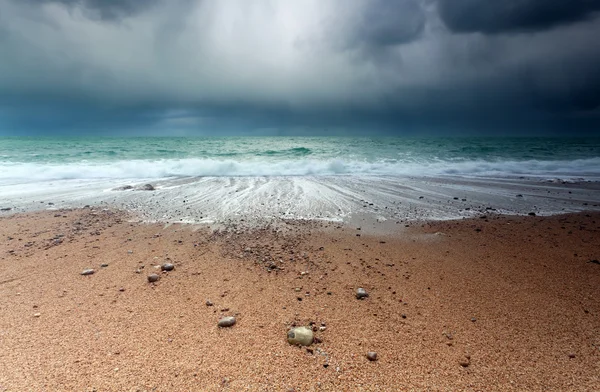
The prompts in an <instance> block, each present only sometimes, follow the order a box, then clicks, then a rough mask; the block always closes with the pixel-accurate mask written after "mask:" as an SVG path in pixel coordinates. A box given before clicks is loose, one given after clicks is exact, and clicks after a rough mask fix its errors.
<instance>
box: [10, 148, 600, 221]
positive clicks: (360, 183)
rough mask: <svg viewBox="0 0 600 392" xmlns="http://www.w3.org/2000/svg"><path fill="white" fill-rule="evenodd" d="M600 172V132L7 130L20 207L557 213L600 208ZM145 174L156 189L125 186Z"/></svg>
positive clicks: (195, 216) (232, 215)
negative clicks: (28, 133)
mask: <svg viewBox="0 0 600 392" xmlns="http://www.w3.org/2000/svg"><path fill="white" fill-rule="evenodd" d="M599 180H600V138H587V139H584V138H481V137H479V138H475V137H469V138H467V137H462V138H458V137H456V138H440V137H431V138H366V137H363V138H355V137H227V138H219V137H214V138H201V137H197V138H185V137H184V138H181V137H177V138H174V137H156V138H100V137H79V138H18V137H17V138H13V137H9V138H0V207H4V208H11V210H10V211H26V210H32V209H40V208H57V207H78V206H81V205H84V204H98V203H102V204H104V205H110V204H112V205H114V206H116V207H120V208H126V209H129V210H134V211H137V212H139V213H140V214H142V215H145V216H148V217H150V218H152V219H153V220H179V221H192V222H199V221H200V222H202V221H206V222H214V221H222V220H227V219H244V217H246V218H247V217H248V216H249V215H251V216H252V217H254V218H268V219H271V218H302V219H304V218H306V219H330V220H344V219H347V218H348V217H351V216H358V215H361V214H368V215H371V216H372V217H375V218H376V219H379V220H389V219H392V220H396V221H401V220H402V221H403V220H410V219H421V218H426V219H431V218H433V219H438V218H456V217H463V216H470V215H472V214H473V213H474V212H481V211H485V210H486V209H490V208H493V209H494V210H497V211H500V212H503V213H527V212H528V211H532V210H533V211H537V212H538V213H542V214H543V213H547V214H550V213H558V212H570V211H579V210H583V209H593V208H596V207H597V205H598V199H599V196H598V195H599V193H600V192H599V189H598V187H599V185H598V181H599ZM140 183H152V184H153V185H154V186H155V188H156V191H154V192H149V193H144V192H140V191H136V190H135V189H134V190H132V191H128V192H124V191H119V190H117V189H118V188H119V187H120V186H123V185H132V186H135V185H136V184H140ZM50 199H51V200H52V201H51V206H52V207H48V204H47V203H48V202H50V201H49V200H50ZM166 201H169V202H166Z"/></svg>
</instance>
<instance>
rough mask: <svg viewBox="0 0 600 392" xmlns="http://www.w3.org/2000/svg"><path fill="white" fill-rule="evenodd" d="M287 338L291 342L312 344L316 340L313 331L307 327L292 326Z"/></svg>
mask: <svg viewBox="0 0 600 392" xmlns="http://www.w3.org/2000/svg"><path fill="white" fill-rule="evenodd" d="M287 340H288V343H289V344H293V345H301V346H310V345H311V344H312V343H313V340H314V335H313V331H312V329H311V328H307V327H296V328H292V329H290V330H289V331H288V333H287Z"/></svg>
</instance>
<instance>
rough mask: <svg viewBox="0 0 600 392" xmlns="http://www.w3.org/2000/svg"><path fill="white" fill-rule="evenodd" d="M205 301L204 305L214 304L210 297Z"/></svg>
mask: <svg viewBox="0 0 600 392" xmlns="http://www.w3.org/2000/svg"><path fill="white" fill-rule="evenodd" d="M205 303H206V306H213V305H214V304H213V303H212V301H211V300H210V299H207V300H206V302H205Z"/></svg>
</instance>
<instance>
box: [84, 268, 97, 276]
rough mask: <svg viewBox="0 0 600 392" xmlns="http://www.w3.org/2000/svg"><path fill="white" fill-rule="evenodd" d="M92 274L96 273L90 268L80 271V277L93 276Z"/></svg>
mask: <svg viewBox="0 0 600 392" xmlns="http://www.w3.org/2000/svg"><path fill="white" fill-rule="evenodd" d="M94 272H96V271H94V270H93V269H91V268H89V269H84V270H83V271H81V275H84V276H87V275H93V274H94Z"/></svg>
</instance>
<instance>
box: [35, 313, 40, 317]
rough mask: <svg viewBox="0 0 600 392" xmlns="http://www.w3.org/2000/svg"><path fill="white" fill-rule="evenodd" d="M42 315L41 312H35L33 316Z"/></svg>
mask: <svg viewBox="0 0 600 392" xmlns="http://www.w3.org/2000/svg"><path fill="white" fill-rule="evenodd" d="M41 315H42V314H41V313H35V314H34V315H33V317H40V316H41Z"/></svg>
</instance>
